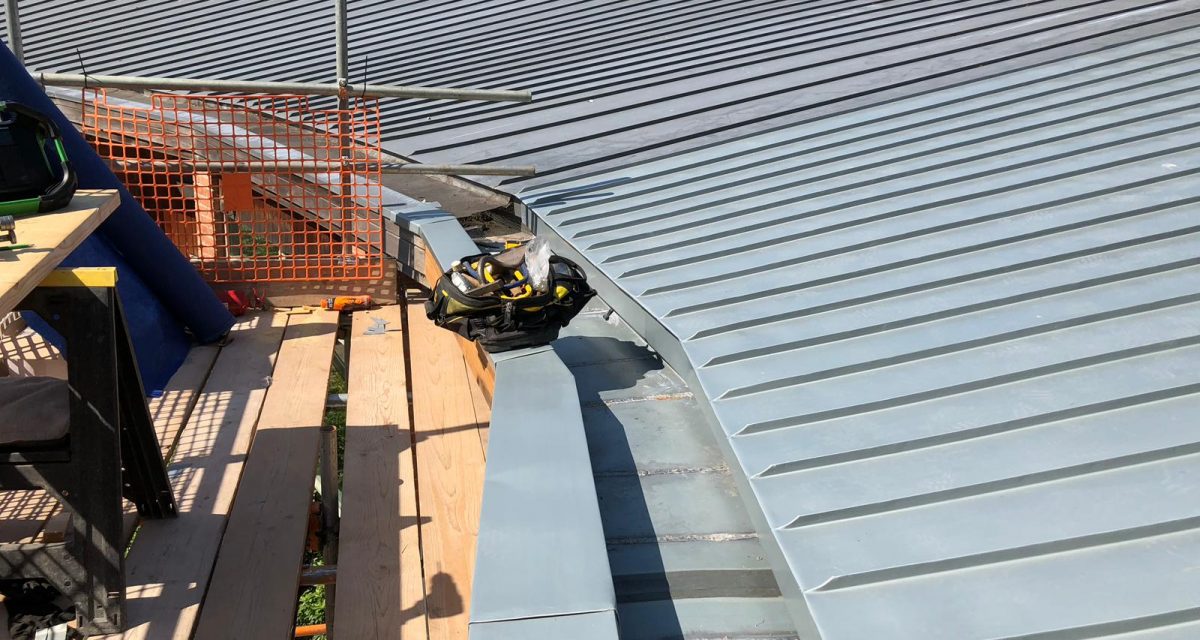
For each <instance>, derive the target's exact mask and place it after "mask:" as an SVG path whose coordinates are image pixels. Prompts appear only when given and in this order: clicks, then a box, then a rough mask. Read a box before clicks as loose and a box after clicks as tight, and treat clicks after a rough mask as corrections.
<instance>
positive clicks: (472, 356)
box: [425, 251, 496, 404]
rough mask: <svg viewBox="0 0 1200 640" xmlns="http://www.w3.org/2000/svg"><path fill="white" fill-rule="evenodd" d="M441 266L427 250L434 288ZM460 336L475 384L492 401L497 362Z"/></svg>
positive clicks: (427, 266)
mask: <svg viewBox="0 0 1200 640" xmlns="http://www.w3.org/2000/svg"><path fill="white" fill-rule="evenodd" d="M441 273H442V270H441V267H439V266H438V262H437V258H436V257H434V255H433V252H432V251H426V252H425V279H426V281H429V282H431V283H433V284H431V285H430V287H431V288H432V287H433V286H434V285H435V284H436V283H437V280H438V278H439V277H441ZM456 338H458V346H459V349H461V350H462V352H463V357H464V358H465V359H466V362H467V367H468V368H469V369H470V370H471V375H472V376H473V377H474V379H475V384H477V385H479V389H480V390H481V391H482V392H483V395H484V397H485V398H487V401H488V403H489V404H490V403H491V401H492V395H493V391H494V390H495V388H496V364H495V363H494V362H492V357H491V356H490V355H488V353H487V352H486V351H484V350H483V349H482V348H481V347H480V346H479V345H477V344H475V343H474V342H471V341H470V340H467V339H466V338H464V337H462V336H456Z"/></svg>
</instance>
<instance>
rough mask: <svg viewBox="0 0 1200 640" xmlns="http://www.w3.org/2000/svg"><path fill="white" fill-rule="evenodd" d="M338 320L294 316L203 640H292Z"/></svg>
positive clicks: (216, 571)
mask: <svg viewBox="0 0 1200 640" xmlns="http://www.w3.org/2000/svg"><path fill="white" fill-rule="evenodd" d="M337 318H338V314H337V313H336V312H326V311H314V312H313V313H312V314H309V315H297V316H291V321H290V322H289V323H288V327H287V332H286V333H285V336H284V341H283V345H282V346H281V347H280V350H279V358H278V361H277V362H276V365H275V373H274V375H273V377H272V383H271V389H270V391H269V392H268V393H267V398H266V400H265V401H264V402H263V408H262V415H261V416H260V417H259V420H258V428H257V430H256V431H255V433H254V444H253V446H252V447H251V448H250V454H249V456H248V457H247V459H246V467H245V470H244V471H243V473H242V481H241V484H240V485H239V486H238V489H237V497H236V499H235V500H234V503H233V511H232V512H231V513H230V516H229V526H228V527H227V528H226V530H225V536H224V538H223V539H222V540H221V547H220V550H219V552H218V553H217V563H216V566H215V567H214V568H213V574H212V581H211V582H210V584H209V592H208V597H207V598H206V599H205V602H204V608H203V610H201V612H200V622H199V624H198V625H197V627H196V635H195V640H218V639H219V640H229V639H233V638H245V639H246V640H259V639H261V638H285V637H288V636H289V635H290V632H291V630H292V628H293V627H294V625H295V614H296V590H297V588H298V585H299V581H300V565H301V562H302V560H303V555H304V542H305V537H306V532H307V525H308V505H309V503H310V502H311V500H312V492H313V480H314V478H315V476H316V465H317V452H318V448H319V444H320V435H321V433H320V432H321V419H322V417H323V416H324V413H325V395H326V394H325V390H326V387H327V385H328V383H329V367H330V364H331V362H332V360H333V344H334V339H335V337H336V335H337Z"/></svg>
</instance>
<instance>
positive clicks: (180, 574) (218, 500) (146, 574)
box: [107, 314, 287, 640]
mask: <svg viewBox="0 0 1200 640" xmlns="http://www.w3.org/2000/svg"><path fill="white" fill-rule="evenodd" d="M286 321H287V318H286V316H283V315H276V314H254V315H249V316H246V317H245V319H243V321H242V322H240V323H239V324H238V325H237V326H235V327H234V328H233V331H232V332H231V336H232V337H233V342H232V343H231V344H230V345H229V346H226V347H224V348H222V349H221V351H220V354H219V355H218V357H217V361H216V364H215V365H214V366H213V369H212V372H211V373H210V374H209V376H208V379H207V381H206V382H205V384H204V389H203V391H202V392H201V393H200V394H199V395H198V397H197V398H196V402H195V406H194V408H193V409H192V412H191V415H190V417H189V418H188V420H187V425H186V427H185V428H184V429H183V431H182V434H181V435H180V437H179V439H178V442H177V444H176V447H175V453H174V456H173V457H172V459H171V464H170V465H168V467H167V470H168V474H169V475H170V477H171V484H172V487H173V488H174V489H175V498H176V501H177V502H178V505H179V517H178V518H175V519H171V520H148V521H146V523H145V524H144V525H143V526H142V528H141V530H140V532H139V534H138V539H137V541H136V543H135V544H134V545H133V548H132V549H131V550H130V553H129V556H128V557H127V558H126V561H125V567H126V576H127V580H128V585H127V588H126V617H127V619H128V624H127V630H126V631H125V633H124V634H121V635H112V636H107V638H109V640H115V639H116V638H124V639H125V640H150V639H153V640H189V639H190V638H191V636H192V630H193V627H194V626H195V622H196V616H197V613H198V611H199V609H200V603H201V602H202V601H203V599H204V594H205V590H206V588H207V585H208V582H209V575H210V573H211V571H212V568H213V561H214V560H215V558H216V555H217V546H218V545H219V543H220V540H221V534H222V532H223V531H224V530H225V522H226V517H227V516H228V514H229V507H230V504H231V503H232V502H233V495H234V491H235V490H236V488H237V484H238V478H239V477H240V476H241V472H242V464H243V459H244V457H245V454H246V451H247V450H248V449H249V448H250V439H251V436H252V435H253V433H254V424H255V423H256V422H257V421H258V415H259V410H260V409H261V408H262V404H263V400H264V399H265V397H266V395H267V387H268V385H269V384H270V380H271V371H272V369H273V368H274V363H275V357H276V353H277V351H278V349H279V345H280V341H281V340H282V338H283V330H284V325H285V324H286Z"/></svg>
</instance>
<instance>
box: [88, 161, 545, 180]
mask: <svg viewBox="0 0 1200 640" xmlns="http://www.w3.org/2000/svg"><path fill="white" fill-rule="evenodd" d="M112 162H113V163H114V164H116V165H118V166H119V167H121V168H125V169H128V168H138V169H141V170H163V171H179V170H184V169H186V170H189V171H204V172H207V173H272V172H290V173H311V172H334V171H349V172H352V173H367V172H370V171H373V170H374V169H375V167H377V166H378V167H379V168H380V171H381V172H382V173H385V174H405V175H451V176H456V175H464V176H533V175H537V169H536V168H535V167H533V166H531V165H487V164H421V163H419V162H384V163H381V164H373V163H369V162H354V161H350V162H326V161H319V160H310V161H307V162H306V161H303V160H300V161H295V162H280V161H236V160H224V161H222V160H215V161H208V160H126V159H113V160H112Z"/></svg>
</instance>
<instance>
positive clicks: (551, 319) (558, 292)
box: [425, 254, 596, 353]
mask: <svg viewBox="0 0 1200 640" xmlns="http://www.w3.org/2000/svg"><path fill="white" fill-rule="evenodd" d="M494 260H495V257H494V256H492V255H490V254H479V255H474V256H468V257H466V258H463V259H462V261H461V262H462V263H466V264H479V265H483V264H485V263H486V262H488V261H494ZM481 268H482V267H481ZM487 289H488V287H481V288H477V289H476V290H475V291H466V292H464V291H462V290H460V289H459V287H458V286H456V285H455V283H454V281H453V279H452V272H451V271H447V272H446V273H444V274H442V277H441V278H439V279H438V282H437V285H436V286H435V287H434V290H433V299H431V300H429V301H428V302H426V303H425V315H426V316H428V317H429V319H430V320H432V321H433V322H434V324H436V325H438V326H439V327H443V328H445V329H449V330H451V331H454V332H455V333H457V334H459V335H461V336H462V337H464V338H467V339H468V340H473V341H475V342H477V343H479V345H480V346H481V347H483V348H484V350H486V351H487V352H489V353H499V352H501V351H509V350H512V349H520V348H524V347H536V346H540V345H544V344H549V343H550V342H552V341H553V340H555V339H556V338H558V331H559V329H561V328H563V327H565V326H567V323H569V322H570V321H571V319H572V318H574V317H575V316H576V315H577V314H578V313H579V312H580V310H582V309H583V307H584V306H585V305H586V304H587V301H588V300H590V299H591V298H592V296H594V295H596V292H595V291H593V290H592V288H591V287H589V286H588V283H587V275H586V274H584V272H583V270H582V269H580V268H579V265H577V264H575V263H574V262H572V261H570V260H568V259H566V258H563V257H562V256H551V257H550V276H549V280H548V286H546V287H545V289H546V291H545V292H544V293H542V292H538V291H533V292H532V293H531V295H526V296H524V297H515V296H511V295H506V293H505V291H504V290H503V289H495V290H490V291H489V290H487Z"/></svg>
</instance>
